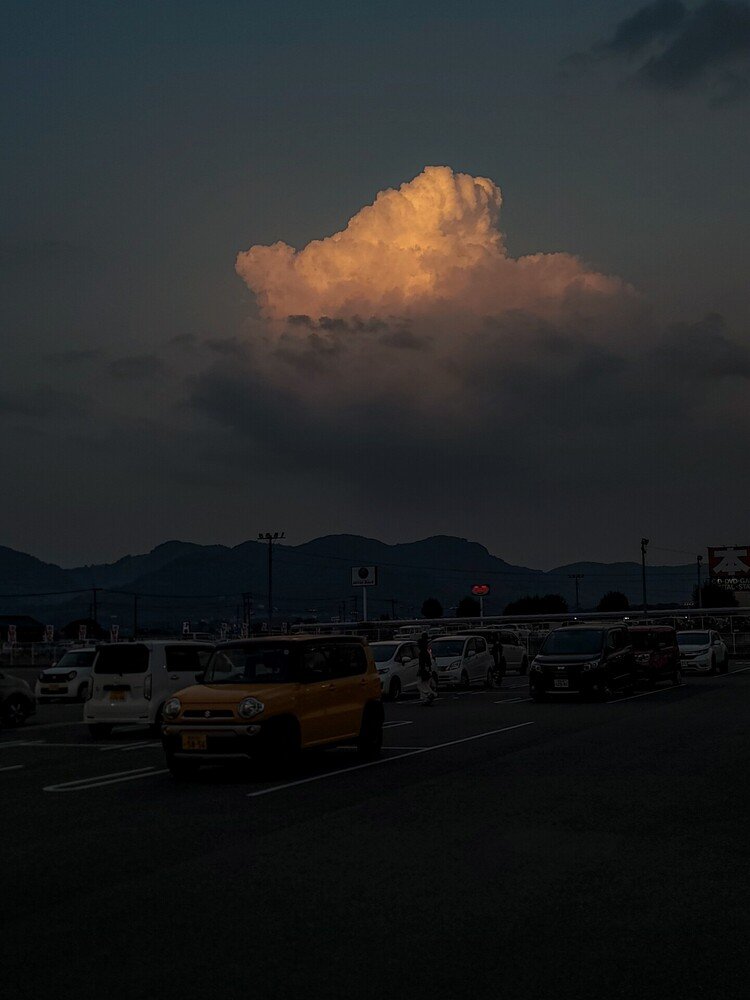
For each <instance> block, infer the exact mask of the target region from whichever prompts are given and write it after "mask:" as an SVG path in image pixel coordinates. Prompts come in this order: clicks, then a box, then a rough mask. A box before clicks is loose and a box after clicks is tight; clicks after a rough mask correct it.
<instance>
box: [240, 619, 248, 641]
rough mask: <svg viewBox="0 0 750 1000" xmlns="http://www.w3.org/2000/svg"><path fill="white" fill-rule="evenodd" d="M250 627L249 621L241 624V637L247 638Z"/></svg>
mask: <svg viewBox="0 0 750 1000" xmlns="http://www.w3.org/2000/svg"><path fill="white" fill-rule="evenodd" d="M249 631H250V628H249V626H248V624H247V622H243V623H242V624H241V625H240V639H247V637H248V633H249Z"/></svg>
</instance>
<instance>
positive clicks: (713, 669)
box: [708, 654, 718, 677]
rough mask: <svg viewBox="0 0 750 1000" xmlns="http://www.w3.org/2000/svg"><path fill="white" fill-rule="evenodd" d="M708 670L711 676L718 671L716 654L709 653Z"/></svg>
mask: <svg viewBox="0 0 750 1000" xmlns="http://www.w3.org/2000/svg"><path fill="white" fill-rule="evenodd" d="M708 672H709V674H710V675H711V676H712V677H713V676H714V675H715V674H717V673H718V670H717V669H716V656H715V655H713V654H711V669H710V670H709V671H708Z"/></svg>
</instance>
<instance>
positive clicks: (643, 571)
mask: <svg viewBox="0 0 750 1000" xmlns="http://www.w3.org/2000/svg"><path fill="white" fill-rule="evenodd" d="M648 542H649V540H648V538H642V539H641V578H642V583H643V617H644V618H645V617H646V615H647V614H648V606H647V604H646V546H647V545H648Z"/></svg>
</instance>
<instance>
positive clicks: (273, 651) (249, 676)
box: [203, 643, 298, 684]
mask: <svg viewBox="0 0 750 1000" xmlns="http://www.w3.org/2000/svg"><path fill="white" fill-rule="evenodd" d="M296 652H297V651H296V650H295V649H294V648H293V647H291V646H284V645H281V644H278V643H274V644H273V645H270V644H269V645H268V646H263V645H258V646H228V647H226V648H224V649H217V650H215V651H214V652H213V653H212V655H211V659H210V660H209V661H208V666H207V667H206V672H205V675H204V678H203V680H204V683H205V684H286V683H288V682H289V681H292V680H294V675H295V674H296V671H295V669H294V664H296V662H297V660H298V656H297V655H296Z"/></svg>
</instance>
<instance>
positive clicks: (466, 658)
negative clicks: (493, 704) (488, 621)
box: [430, 635, 495, 688]
mask: <svg viewBox="0 0 750 1000" xmlns="http://www.w3.org/2000/svg"><path fill="white" fill-rule="evenodd" d="M430 649H431V650H432V656H433V659H434V661H435V666H436V667H437V676H438V683H439V684H448V685H451V686H460V687H462V688H469V687H470V686H471V685H472V684H474V683H476V682H477V681H478V682H479V683H480V684H484V685H485V687H492V686H493V684H494V668H495V662H494V660H493V658H492V653H491V652H490V650H489V648H488V646H487V641H486V640H485V639H483V638H482V637H481V636H478V635H451V636H440V638H438V639H433V640H432V642H431V643H430Z"/></svg>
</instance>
